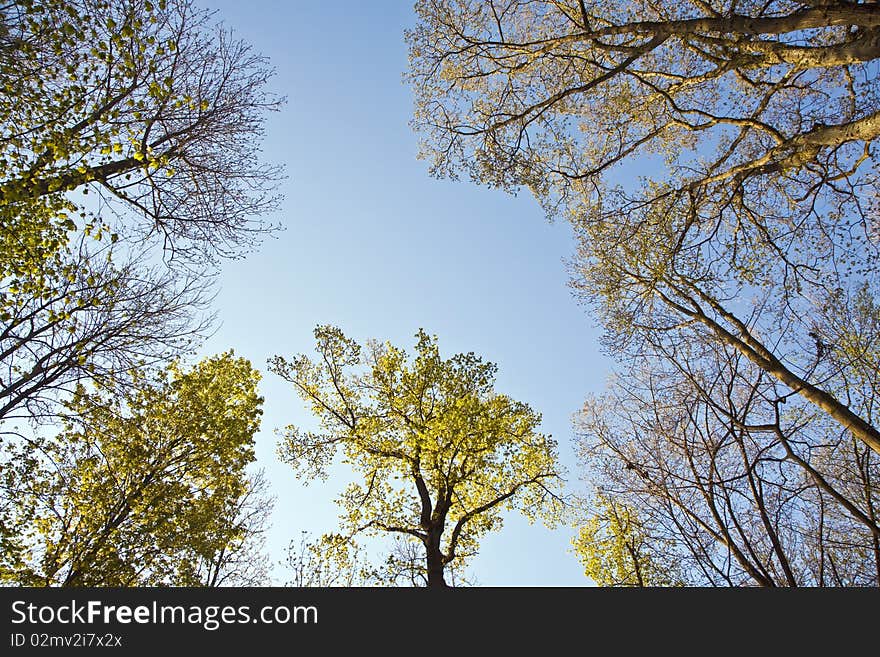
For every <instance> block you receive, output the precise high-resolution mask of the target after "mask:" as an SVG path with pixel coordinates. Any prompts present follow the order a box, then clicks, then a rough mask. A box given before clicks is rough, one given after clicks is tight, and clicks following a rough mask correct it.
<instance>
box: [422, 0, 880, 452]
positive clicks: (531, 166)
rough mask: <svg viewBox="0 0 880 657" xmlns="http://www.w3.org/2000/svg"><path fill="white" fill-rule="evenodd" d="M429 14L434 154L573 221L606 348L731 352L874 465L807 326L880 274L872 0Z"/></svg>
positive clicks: (438, 164)
mask: <svg viewBox="0 0 880 657" xmlns="http://www.w3.org/2000/svg"><path fill="white" fill-rule="evenodd" d="M417 10H418V12H419V22H418V25H417V26H416V28H415V29H414V30H412V31H411V32H410V33H409V36H408V39H409V43H410V52H411V61H412V67H411V72H410V81H411V83H412V86H413V89H414V92H415V94H416V112H415V119H414V123H415V125H416V127H417V128H418V129H419V130H420V131H421V133H422V136H423V155H424V156H425V157H427V158H429V159H430V161H431V163H432V170H433V171H434V172H435V173H438V174H448V175H453V176H454V175H457V174H458V173H460V172H464V173H466V174H468V175H470V176H471V177H472V178H473V179H475V180H477V181H479V182H481V183H487V184H490V185H497V186H500V187H503V188H507V189H515V188H517V187H519V186H526V187H528V188H529V189H530V190H531V191H532V192H533V193H534V194H535V196H536V197H537V198H538V199H539V200H540V201H541V202H542V203H543V204H544V206H545V207H546V208H547V210H548V212H549V213H551V215H555V214H560V215H562V216H566V217H568V218H569V219H570V220H571V221H572V222H573V224H574V226H575V229H576V231H577V233H578V237H579V243H580V249H579V253H578V256H577V259H576V261H575V262H574V263H573V267H572V269H573V274H574V276H573V278H574V285H575V288H576V290H577V292H578V294H579V295H580V296H581V298H582V299H584V300H585V301H587V302H588V303H590V304H591V305H593V306H594V307H595V308H596V309H597V310H598V312H599V314H600V317H601V318H602V320H603V323H604V324H605V326H606V328H607V329H608V338H607V341H606V344H607V345H608V347H609V349H610V350H611V351H612V352H613V353H615V354H616V355H617V356H619V357H620V358H621V359H622V360H624V361H626V360H627V359H629V358H634V357H639V356H641V355H645V356H649V355H651V354H653V355H654V357H656V356H657V345H658V344H662V351H667V352H668V351H671V350H674V349H675V348H678V347H680V346H681V345H682V344H684V343H685V342H688V341H697V342H700V341H704V340H707V339H710V340H714V341H717V342H719V343H723V344H725V345H727V346H730V347H733V348H735V349H737V350H738V351H739V353H740V354H742V355H743V356H745V357H746V358H748V359H749V360H750V361H751V362H752V363H753V364H754V365H755V366H757V367H759V368H760V369H762V370H763V371H765V372H766V373H767V374H769V375H771V376H773V377H774V378H775V379H776V380H777V381H778V382H779V383H781V384H782V385H783V386H784V387H787V388H788V389H789V390H790V391H792V392H794V393H795V394H798V395H801V396H802V397H803V398H804V399H806V400H808V401H809V402H810V403H811V404H813V405H815V406H816V407H817V408H818V409H820V410H821V412H823V413H826V414H828V415H829V416H830V417H831V418H833V419H834V421H835V422H837V423H838V424H839V425H840V426H841V427H843V428H845V429H847V430H848V431H851V432H852V434H853V435H854V436H856V437H857V438H858V439H859V440H862V441H863V442H864V443H865V444H866V445H868V446H869V447H870V448H871V449H873V450H874V451H875V452H878V453H880V431H878V430H877V428H876V427H875V426H873V425H872V424H871V423H870V422H869V421H868V420H867V419H866V418H865V417H864V416H860V415H858V414H857V413H855V412H853V411H852V409H851V408H850V405H849V404H848V403H847V402H846V400H844V399H841V398H839V397H838V396H836V391H837V390H838V389H839V387H838V386H839V384H840V381H839V380H838V381H835V382H832V383H829V382H828V381H827V380H825V379H822V378H821V377H819V376H817V370H816V368H815V367H814V360H815V358H814V357H815V354H816V351H817V347H816V345H817V340H818V341H819V343H822V344H825V343H830V341H829V340H828V339H827V336H824V335H822V334H821V332H819V331H817V330H816V329H817V327H816V326H814V324H813V320H812V318H813V317H816V316H819V315H823V314H825V312H824V308H826V307H828V306H833V305H834V304H835V303H836V300H837V299H838V298H840V297H841V296H842V297H844V298H846V297H852V296H853V295H854V294H855V293H856V291H857V290H858V289H860V288H862V287H864V286H867V287H868V288H869V289H871V290H874V289H876V284H877V276H878V272H880V270H878V266H877V265H878V256H880V242H878V239H880V233H878V231H877V215H876V207H874V206H873V205H872V203H876V196H875V195H876V191H875V188H876V185H877V172H876V160H875V155H874V153H873V151H872V149H871V145H872V144H873V143H874V141H875V140H876V138H877V136H878V135H880V115H878V106H877V101H878V95H877V94H878V86H877V80H878V77H877V75H876V71H877V60H878V56H880V47H878V41H877V39H876V33H877V29H878V26H880V12H878V9H877V6H876V5H875V4H874V3H868V2H855V3H850V2H829V3H821V4H816V3H811V2H787V1H786V2H781V1H780V2H777V1H771V2H766V3H765V2H762V3H755V2H736V3H728V2H705V1H704V0H688V1H686V2H683V3H682V2H662V1H661V2H653V1H651V2H648V1H643V0H628V1H627V2H624V3H615V4H609V3H592V2H574V1H573V0H572V1H562V2H557V1H555V0H554V1H549V0H548V1H543V2H542V1H538V2H533V1H531V0H529V1H528V2H526V1H519V0H513V1H510V2H507V1H505V2H497V1H494V0H490V1H489V2H475V1H472V0H426V1H424V2H419V3H418V4H417ZM814 335H815V336H817V337H815V338H814V337H813V336H814ZM859 349H861V347H859ZM823 355H824V352H823ZM820 360H821V359H820ZM873 366H874V368H875V370H876V369H877V366H878V363H876V361H875V362H874V363H873Z"/></svg>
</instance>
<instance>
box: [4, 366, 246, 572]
mask: <svg viewBox="0 0 880 657" xmlns="http://www.w3.org/2000/svg"><path fill="white" fill-rule="evenodd" d="M259 378H260V377H259V373H257V372H256V371H255V370H254V369H253V368H252V367H251V365H250V363H249V362H248V361H246V360H245V359H243V358H236V357H235V356H234V354H233V353H232V352H227V353H225V354H221V355H219V356H215V357H212V358H208V359H205V360H203V361H201V362H199V363H198V364H196V365H195V367H193V368H189V369H186V368H183V367H181V366H180V365H179V364H176V363H175V364H172V365H171V366H170V367H168V368H167V370H166V371H165V372H155V373H150V374H146V373H137V374H136V375H135V377H134V380H133V385H131V386H130V387H128V388H125V389H113V388H107V389H97V390H94V391H89V390H87V389H86V388H85V387H82V386H81V387H80V388H79V389H78V390H77V391H76V394H75V395H74V398H73V399H72V401H71V402H70V404H69V410H68V413H69V416H68V420H67V421H66V425H67V426H66V429H65V431H64V432H63V433H62V434H61V435H60V436H58V437H57V438H54V439H44V440H42V441H40V447H41V452H42V454H45V456H46V457H47V460H46V462H45V463H43V464H42V466H41V467H38V468H37V469H36V470H32V471H31V473H30V478H29V479H25V478H23V477H22V478H19V479H18V480H17V481H15V486H16V488H17V489H18V490H19V493H20V496H21V498H22V500H23V501H26V502H29V504H31V505H32V508H31V509H27V510H25V509H22V513H25V514H26V513H27V512H28V511H29V512H30V513H32V514H33V516H32V518H31V520H32V521H33V522H34V523H35V525H36V526H37V527H38V534H37V536H35V537H34V542H33V543H32V544H31V545H30V546H29V552H30V555H31V557H30V559H28V560H27V565H26V567H17V566H16V565H15V564H8V563H4V564H3V573H2V574H3V579H5V580H6V581H12V582H19V583H25V582H31V583H40V584H44V585H51V584H64V585H77V586H82V585H97V586H131V585H135V584H141V585H157V584H180V585H197V584H204V583H205V581H203V580H201V579H200V573H201V574H202V575H203V574H204V572H205V568H206V567H207V564H210V563H212V560H213V559H215V557H216V556H217V555H218V554H220V553H222V552H223V551H224V550H226V549H228V548H229V547H230V546H232V545H234V544H237V543H238V542H239V541H240V540H241V538H242V531H243V530H244V529H245V527H243V526H242V525H241V524H240V523H241V519H240V518H237V517H236V513H237V510H238V508H239V506H240V505H239V502H240V501H241V499H242V498H243V497H244V496H246V495H247V494H248V492H249V482H248V480H247V478H246V474H245V468H246V466H247V465H248V464H249V463H250V462H252V461H253V459H254V453H253V436H254V433H255V432H256V431H257V429H258V428H259V419H260V414H261V412H262V411H261V405H262V398H261V397H260V396H259V394H258V392H257V382H258V381H259ZM26 462H27V459H16V460H15V461H14V463H26ZM17 467H18V468H19V469H20V468H21V466H20V465H19V466H17ZM19 474H20V475H22V476H23V475H24V474H25V473H24V471H23V470H22V471H21V472H20V473H19ZM199 564H201V570H200V569H199V567H198V566H199Z"/></svg>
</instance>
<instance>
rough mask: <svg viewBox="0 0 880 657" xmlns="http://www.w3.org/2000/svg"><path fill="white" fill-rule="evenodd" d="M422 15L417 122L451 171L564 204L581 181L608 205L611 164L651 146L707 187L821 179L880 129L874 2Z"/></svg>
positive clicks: (678, 178) (415, 78)
mask: <svg viewBox="0 0 880 657" xmlns="http://www.w3.org/2000/svg"><path fill="white" fill-rule="evenodd" d="M417 11H418V12H419V18H420V21H419V24H418V26H417V27H416V29H415V30H413V31H412V32H410V34H409V37H408V38H409V43H410V48H411V59H412V72H411V81H412V84H413V89H414V91H415V94H416V100H417V109H416V116H415V124H416V126H417V127H418V128H420V129H421V130H422V131H423V134H424V136H425V141H424V147H425V150H424V154H425V155H426V156H427V157H429V158H430V159H431V161H432V162H433V165H434V168H435V171H438V172H444V173H451V172H454V171H456V170H460V169H462V170H465V171H468V172H469V173H470V174H471V175H473V176H474V177H475V178H476V179H477V180H479V181H481V182H490V183H493V184H498V185H502V186H518V185H526V186H529V187H531V188H532V189H533V190H534V191H535V193H536V194H537V195H538V196H539V197H541V198H542V199H544V200H546V201H547V202H548V204H550V205H551V206H552V205H553V204H554V202H555V201H558V200H560V199H565V198H568V197H569V195H570V194H571V193H572V192H575V193H576V195H578V196H580V195H587V196H589V197H590V201H591V203H598V202H600V201H602V200H603V199H602V198H601V197H602V196H603V195H602V193H601V191H602V190H601V186H602V184H603V183H604V182H606V176H607V174H608V172H609V168H610V167H612V166H613V165H614V164H615V163H618V162H620V161H622V160H625V159H627V158H630V157H632V156H636V155H640V154H642V155H643V154H650V153H661V154H663V155H664V156H666V158H667V160H668V163H669V165H670V168H669V176H668V177H666V180H668V181H670V184H671V185H673V186H675V187H677V188H679V189H681V190H690V191H692V192H694V193H698V194H699V193H702V192H705V191H709V190H707V189H706V188H707V187H708V188H710V189H711V191H713V192H717V191H719V190H721V189H723V188H727V189H728V190H729V191H728V194H726V195H725V196H726V197H729V196H730V193H731V192H734V191H737V190H739V191H742V187H743V186H746V187H748V186H749V185H751V184H755V185H757V184H758V183H757V179H758V177H760V176H762V175H764V174H771V173H772V174H775V175H777V176H785V175H786V174H787V172H790V171H791V170H793V169H798V168H800V167H802V166H803V165H804V164H805V163H808V162H810V163H812V166H811V167H809V169H808V170H802V171H800V172H799V176H798V177H799V179H800V182H801V183H802V185H803V186H804V189H806V190H809V185H810V184H815V183H816V182H824V183H828V184H830V183H831V182H832V181H833V180H834V179H835V177H837V176H839V175H841V174H849V173H851V170H852V169H853V168H854V167H857V166H858V165H859V164H861V163H863V161H864V159H865V157H867V155H868V153H867V149H866V145H867V144H868V143H870V142H871V141H872V140H873V139H875V138H876V137H877V135H878V134H880V113H878V107H877V88H876V87H877V85H876V83H875V80H876V67H874V66H873V65H872V62H873V61H874V60H876V59H877V58H878V57H880V39H878V29H880V6H878V5H877V4H875V3H873V2H799V1H790V0H782V1H779V0H770V1H769V2H753V1H751V0H746V1H745V2H737V1H733V2H725V1H717V0H710V1H704V0H685V1H684V2H668V1H665V0H664V1H661V2H654V1H650V0H628V1H627V2H620V3H608V2H591V1H587V2H584V1H583V0H562V1H561V2H560V1H556V0H553V1H549V0H548V1H538V2H534V1H532V0H489V1H487V2H484V1H482V0H426V1H424V2H419V3H417ZM695 150H698V151H699V157H697V156H695V154H694V151H695ZM713 153H714V154H713ZM794 183H795V181H794V180H791V181H789V184H794ZM597 186H598V187H597ZM644 191H645V193H648V194H655V193H657V190H653V191H652V190H650V189H646V190H644ZM814 191H815V190H814ZM604 200H605V201H606V202H607V201H608V200H609V199H604ZM617 201H618V203H619V202H620V201H621V199H617ZM612 202H614V201H613V200H612Z"/></svg>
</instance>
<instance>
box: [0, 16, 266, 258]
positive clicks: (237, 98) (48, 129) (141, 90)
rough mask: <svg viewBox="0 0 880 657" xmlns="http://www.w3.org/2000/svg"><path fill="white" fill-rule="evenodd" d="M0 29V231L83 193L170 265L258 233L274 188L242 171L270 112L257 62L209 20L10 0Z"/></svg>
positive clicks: (253, 162) (260, 170) (259, 168)
mask: <svg viewBox="0 0 880 657" xmlns="http://www.w3.org/2000/svg"><path fill="white" fill-rule="evenodd" d="M0 20H2V23H0V27H2V33H0V44H2V47H0V87H2V88H3V90H4V93H3V94H0V213H2V214H3V215H4V216H3V218H4V219H7V218H9V217H12V216H15V215H21V216H24V217H26V218H32V217H33V216H34V215H35V212H34V210H33V208H32V207H30V206H32V205H33V204H35V203H36V204H39V203H42V202H43V201H41V199H44V198H45V197H54V199H53V200H52V201H51V202H50V203H48V204H47V205H48V206H49V207H52V208H54V209H55V210H58V209H59V207H58V203H59V199H60V198H61V197H60V196H59V194H63V193H64V192H69V191H72V190H80V191H82V193H84V194H85V193H88V191H89V190H90V189H92V190H97V191H99V192H100V191H101V190H103V191H104V192H107V194H105V195H104V201H105V202H107V203H110V202H112V201H115V202H117V203H118V204H119V208H121V209H123V210H125V209H128V210H133V213H129V217H128V219H129V222H128V228H129V230H134V229H135V228H136V227H137V228H136V229H137V231H138V232H158V233H159V234H160V236H161V237H162V238H163V239H164V240H165V246H171V245H173V246H174V248H175V252H176V253H177V254H178V255H182V254H187V253H188V254H189V255H191V256H198V255H199V254H201V255H210V254H212V253H224V252H227V253H231V252H232V251H230V249H232V248H234V247H235V245H236V244H242V243H245V244H246V243H247V242H248V240H250V239H251V238H252V237H253V236H254V234H255V231H258V230H259V226H258V225H256V224H252V223H251V222H252V218H253V216H254V215H256V214H259V213H260V212H262V211H263V210H266V209H268V208H269V207H271V206H272V205H273V200H272V196H271V193H270V192H271V189H272V188H273V186H274V181H275V180H276V179H277V175H276V174H277V169H275V168H273V167H267V166H264V165H261V164H259V163H258V159H257V158H256V149H257V148H258V138H259V136H260V135H261V132H262V126H261V115H262V113H263V112H264V111H266V110H271V109H274V108H275V107H277V105H278V102H277V100H276V99H274V98H272V97H270V96H268V95H267V94H266V93H265V92H264V91H263V90H262V88H263V86H264V84H265V81H266V80H267V78H268V76H269V72H268V71H267V70H266V68H265V61H264V60H263V59H262V58H261V57H259V56H257V55H254V54H252V53H251V52H250V50H249V48H248V47H247V46H246V45H244V44H242V43H241V42H236V41H234V40H232V39H231V38H230V36H229V34H228V33H226V32H224V31H222V30H220V29H219V28H214V27H213V26H211V24H210V22H209V14H207V13H205V12H203V11H199V10H197V9H195V8H194V7H193V5H192V3H191V2H190V1H189V0H167V1H166V2H161V3H155V4H154V3H151V2H148V1H146V0H126V1H125V2H107V1H105V0H49V1H47V2H42V1H41V2H35V1H33V0H24V1H22V2H16V3H14V4H13V5H12V6H10V7H7V8H4V9H3V12H2V17H0ZM65 208H66V209H70V206H69V201H68V202H66V205H65ZM138 216H140V218H141V221H140V222H131V221H130V219H131V218H132V217H138ZM55 218H56V219H57V221H55V222H54V223H57V224H58V225H66V224H67V220H66V219H65V218H63V217H60V216H57V213H56V217H55ZM44 227H45V226H44Z"/></svg>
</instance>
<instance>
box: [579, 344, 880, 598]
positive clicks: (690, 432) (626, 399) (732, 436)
mask: <svg viewBox="0 0 880 657" xmlns="http://www.w3.org/2000/svg"><path fill="white" fill-rule="evenodd" d="M875 330H876V329H875ZM873 341H874V342H875V343H876V333H875V337H874V338H873ZM849 372H850V374H852V372H853V370H849ZM872 379H873V380H874V382H876V373H873V374H872ZM849 387H850V389H851V390H853V391H855V390H856V389H857V388H858V387H859V381H858V378H857V377H856V376H851V378H850V380H849ZM849 399H850V400H851V403H853V407H854V409H855V410H857V411H858V412H860V413H861V414H863V415H864V416H865V417H867V418H869V419H871V420H872V421H876V408H875V407H876V397H873V395H870V396H867V397H863V398H859V397H858V396H856V395H855V394H853V395H852V396H851V397H850V398H849ZM578 430H579V434H580V446H581V453H582V456H583V459H584V462H585V463H586V464H588V467H589V471H590V479H591V481H592V482H593V484H594V485H595V486H598V487H599V488H601V491H602V495H601V496H600V497H599V498H598V504H597V505H596V503H595V502H594V505H596V506H597V509H598V515H599V517H600V519H602V520H604V522H606V523H609V522H610V520H609V519H608V515H609V513H608V509H607V504H608V502H603V500H610V503H611V504H613V505H614V508H617V509H625V514H626V515H625V519H626V520H630V517H635V518H637V523H635V529H634V530H630V531H624V530H622V529H616V528H613V527H612V531H611V532H610V534H611V536H610V537H609V539H608V540H610V541H611V544H610V545H608V546H607V547H604V549H603V546H601V545H599V546H594V547H593V550H592V552H591V553H588V554H589V556H591V557H592V560H591V561H590V562H588V565H589V566H592V571H593V572H596V573H597V574H598V575H599V577H600V579H601V578H608V577H612V578H613V577H615V576H616V574H617V576H619V575H620V574H623V573H621V572H620V571H621V570H623V569H622V568H621V567H620V566H619V565H618V562H619V560H620V559H621V558H622V557H621V556H620V554H619V552H620V550H621V543H622V545H623V547H627V546H629V545H632V546H633V548H634V549H636V548H637V551H636V553H637V554H639V555H646V556H648V557H651V558H652V559H655V560H656V559H657V558H658V557H659V559H660V560H659V563H661V564H670V563H671V564H675V565H676V566H677V567H678V569H679V570H678V572H679V574H680V579H681V581H683V582H685V583H691V584H697V585H712V586H719V585H722V586H723V585H727V586H742V585H753V586H754V585H757V586H865V585H868V586H877V585H878V584H880V551H878V549H877V547H878V545H880V543H878V538H880V522H878V521H880V517H878V515H877V508H878V502H880V488H878V487H877V483H876V482H877V480H878V479H877V477H878V475H880V470H878V467H880V462H878V459H877V457H876V455H875V454H874V452H873V451H871V450H870V449H869V448H868V447H867V446H865V445H864V443H862V442H861V441H858V440H857V439H855V438H854V437H853V436H852V435H851V434H849V433H848V432H847V431H845V430H841V428H840V427H839V426H837V425H836V424H835V423H834V422H833V420H831V419H830V418H828V417H827V416H826V415H824V414H822V413H821V412H817V411H816V409H815V408H814V407H813V406H812V405H811V404H809V403H808V402H806V401H804V400H801V399H800V398H799V397H797V396H794V395H792V393H791V392H790V391H788V390H786V389H784V388H783V387H782V386H781V385H780V384H779V383H778V382H777V381H776V380H775V379H774V378H773V377H771V376H769V375H767V374H766V373H765V372H763V371H762V370H761V369H760V368H757V367H755V366H754V365H753V364H751V362H750V361H749V360H748V359H745V358H744V357H743V356H742V355H741V354H739V353H738V352H737V351H736V350H734V349H732V348H730V347H728V346H726V345H719V344H717V343H715V342H712V341H706V342H704V343H702V344H699V343H697V342H696V341H688V342H687V343H686V344H683V345H679V349H678V351H677V353H675V354H672V353H666V354H665V355H664V357H661V358H652V359H648V358H644V359H639V360H636V361H633V362H632V364H631V366H630V367H629V368H628V369H627V371H626V372H624V373H622V375H621V376H619V377H618V378H616V379H615V382H614V384H613V386H612V387H611V388H610V390H609V391H608V392H607V393H606V394H605V395H604V396H603V397H601V398H599V399H594V400H591V401H590V402H588V403H587V404H586V406H585V408H584V411H583V413H582V415H581V416H580V418H579V422H578ZM612 520H613V518H612ZM587 529H588V530H590V529H592V526H591V525H587ZM594 533H595V532H594ZM600 536H601V535H600ZM597 553H598V554H597ZM625 556H626V555H625V554H624V555H623V557H625ZM597 557H598V559H597ZM597 562H598V563H597ZM624 563H628V562H624ZM602 565H606V566H608V565H610V566H611V569H610V571H605V572H601V571H599V567H600V566H602Z"/></svg>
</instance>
